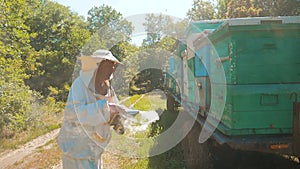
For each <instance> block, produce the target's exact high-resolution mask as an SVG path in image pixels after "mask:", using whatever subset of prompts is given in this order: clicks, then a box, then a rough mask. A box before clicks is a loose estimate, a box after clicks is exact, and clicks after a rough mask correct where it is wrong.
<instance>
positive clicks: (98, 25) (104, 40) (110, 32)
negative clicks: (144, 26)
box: [82, 5, 133, 55]
mask: <svg viewBox="0 0 300 169" xmlns="http://www.w3.org/2000/svg"><path fill="white" fill-rule="evenodd" d="M87 24H88V27H87V28H88V30H89V31H90V32H91V34H92V37H91V39H90V40H89V41H88V42H87V43H86V45H85V46H84V48H83V50H82V53H83V54H85V55H90V54H92V53H93V52H94V51H95V50H97V49H99V48H102V49H111V48H112V47H114V46H116V45H118V44H120V43H121V42H123V41H124V42H128V41H130V36H131V34H132V31H133V26H132V24H131V23H130V22H128V21H127V20H126V19H124V18H123V16H122V14H121V13H120V12H117V11H116V10H115V9H113V8H112V7H110V6H107V5H102V6H100V7H93V8H92V9H91V10H89V12H88V18H87ZM118 55H121V54H118Z"/></svg>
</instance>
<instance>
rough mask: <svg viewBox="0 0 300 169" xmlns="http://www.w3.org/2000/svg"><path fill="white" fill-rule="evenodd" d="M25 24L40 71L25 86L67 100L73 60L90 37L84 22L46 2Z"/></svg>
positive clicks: (71, 13)
mask: <svg viewBox="0 0 300 169" xmlns="http://www.w3.org/2000/svg"><path fill="white" fill-rule="evenodd" d="M27 24H28V25H29V26H30V32H31V33H32V34H35V37H33V38H31V41H30V44H31V46H32V47H33V48H34V49H35V51H36V52H37V54H36V59H37V62H38V63H39V70H38V71H36V72H35V74H34V75H33V76H32V77H31V78H30V79H29V80H28V84H29V85H30V86H31V88H32V89H34V90H37V91H39V92H42V94H43V95H49V94H52V95H53V96H55V97H56V99H58V100H64V99H66V95H67V92H68V91H67V89H68V87H67V86H68V85H70V83H71V75H72V72H73V66H74V63H75V62H76V59H77V58H76V57H77V56H78V55H79V54H80V49H81V47H82V46H83V44H84V43H85V42H86V39H87V38H88V37H89V36H90V34H89V32H88V31H87V30H86V26H87V25H86V23H85V22H84V20H83V18H82V17H79V16H78V15H77V14H76V13H73V12H71V11H70V10H69V9H68V8H67V7H65V6H62V5H60V4H58V3H55V2H51V1H49V2H46V3H45V4H44V5H43V6H41V7H40V8H38V9H36V10H35V14H34V16H33V17H31V18H28V19H27ZM53 89H55V90H53ZM55 91H58V92H55Z"/></svg>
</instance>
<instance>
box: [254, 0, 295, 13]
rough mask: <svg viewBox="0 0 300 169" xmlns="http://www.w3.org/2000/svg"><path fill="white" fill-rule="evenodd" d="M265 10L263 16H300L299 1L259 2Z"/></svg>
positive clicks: (271, 0)
mask: <svg viewBox="0 0 300 169" xmlns="http://www.w3.org/2000/svg"><path fill="white" fill-rule="evenodd" d="M257 3H259V6H260V7H261V8H262V9H263V12H262V13H263V14H262V15H263V16H298V15H300V1H299V0H265V1H258V2H257Z"/></svg>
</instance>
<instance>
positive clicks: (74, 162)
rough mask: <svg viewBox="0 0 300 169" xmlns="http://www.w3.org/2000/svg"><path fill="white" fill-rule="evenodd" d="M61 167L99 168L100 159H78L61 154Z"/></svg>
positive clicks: (70, 168) (65, 168)
mask: <svg viewBox="0 0 300 169" xmlns="http://www.w3.org/2000/svg"><path fill="white" fill-rule="evenodd" d="M62 161H63V169H101V160H100V159H99V160H80V159H74V158H71V157H69V156H65V155H63V157H62Z"/></svg>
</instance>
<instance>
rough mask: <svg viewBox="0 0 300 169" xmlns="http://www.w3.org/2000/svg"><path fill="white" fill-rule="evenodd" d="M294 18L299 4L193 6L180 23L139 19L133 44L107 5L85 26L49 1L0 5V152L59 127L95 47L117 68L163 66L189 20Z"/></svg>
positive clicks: (247, 1)
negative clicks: (78, 73) (77, 71)
mask: <svg viewBox="0 0 300 169" xmlns="http://www.w3.org/2000/svg"><path fill="white" fill-rule="evenodd" d="M299 14H300V1H299V0H213V1H208V0H194V4H193V5H192V6H191V8H190V10H189V11H187V15H186V18H185V19H184V20H182V21H176V22H175V21H174V20H172V18H170V17H168V16H164V15H154V14H149V15H147V17H146V22H145V23H144V26H145V27H146V31H147V32H148V34H147V37H146V38H145V39H144V40H143V43H142V45H141V46H136V45H133V44H131V38H130V36H131V34H132V32H133V30H134V27H133V26H132V23H130V22H129V21H127V20H126V19H125V18H124V17H123V16H122V14H121V13H120V12H118V11H116V10H115V9H113V7H111V6H107V5H102V6H95V7H93V8H92V9H90V11H89V12H88V17H87V19H86V20H85V19H84V18H83V16H79V15H78V14H77V13H76V12H74V11H71V10H70V9H69V8H68V7H65V6H63V5H60V4H58V3H56V2H52V1H49V0H0V28H1V29H0V37H1V38H0V143H1V144H0V150H1V149H8V148H12V147H15V146H16V145H18V144H21V143H23V142H26V141H28V140H30V139H32V138H34V137H36V136H38V135H41V134H43V133H45V132H48V131H50V130H53V129H55V128H59V127H60V124H61V118H62V112H63V108H64V104H65V101H66V99H67V97H68V91H69V89H70V85H71V83H72V74H73V72H74V66H75V64H76V61H77V57H78V56H80V55H81V54H86V55H89V54H91V53H92V52H93V51H95V50H96V49H99V48H103V49H108V50H111V51H112V52H113V54H114V55H115V56H116V57H118V58H119V59H120V60H121V61H122V62H124V63H125V65H126V63H131V65H132V63H136V65H142V64H143V63H142V62H144V64H147V60H144V59H143V58H144V57H145V56H153V57H154V56H155V57H156V59H157V60H161V61H165V59H166V57H168V56H164V54H163V52H164V51H169V52H172V51H173V50H174V46H175V44H176V40H177V39H180V38H183V36H184V30H185V27H186V26H187V25H188V23H189V22H190V21H198V20H210V19H227V18H237V17H257V16H291V15H299ZM153 49H155V50H154V51H153ZM153 52H154V53H153ZM158 53H159V54H158ZM162 56H164V57H162ZM133 72H136V74H137V73H138V66H137V67H132V66H131V67H127V68H126V69H124V72H123V74H122V76H123V77H124V78H125V79H126V80H127V82H128V83H129V82H130V81H131V79H132V78H133V77H132V76H130V75H131V74H132V73H133ZM119 90H127V89H126V88H124V87H122V86H121V87H120V89H119Z"/></svg>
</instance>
